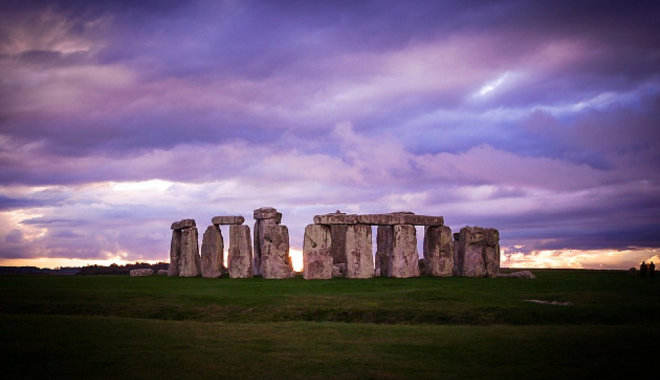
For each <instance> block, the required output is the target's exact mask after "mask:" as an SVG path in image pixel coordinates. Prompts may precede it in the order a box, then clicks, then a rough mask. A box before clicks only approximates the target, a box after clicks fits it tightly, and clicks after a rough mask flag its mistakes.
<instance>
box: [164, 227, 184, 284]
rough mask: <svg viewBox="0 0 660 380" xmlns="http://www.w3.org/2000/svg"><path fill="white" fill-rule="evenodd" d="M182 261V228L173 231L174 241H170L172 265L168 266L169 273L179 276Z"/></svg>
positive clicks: (169, 274)
mask: <svg viewBox="0 0 660 380" xmlns="http://www.w3.org/2000/svg"><path fill="white" fill-rule="evenodd" d="M180 261H181V230H174V231H172V242H171V243H170V266H169V267H167V275H168V276H171V277H177V276H178V275H179V263H180Z"/></svg>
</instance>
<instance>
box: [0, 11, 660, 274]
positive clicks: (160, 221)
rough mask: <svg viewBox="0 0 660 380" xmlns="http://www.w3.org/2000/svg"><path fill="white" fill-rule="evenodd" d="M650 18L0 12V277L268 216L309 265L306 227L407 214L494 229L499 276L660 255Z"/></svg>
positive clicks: (162, 251)
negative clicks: (213, 222)
mask: <svg viewBox="0 0 660 380" xmlns="http://www.w3.org/2000/svg"><path fill="white" fill-rule="evenodd" d="M133 3H139V5H136V4H133ZM659 19H660V7H659V6H658V3H657V2H644V1H635V2H627V1H566V2H557V1H547V2H545V1H503V2H498V3H495V2H490V1H484V2H481V1H455V2H454V1H444V2H443V1H427V2H425V1H415V2H411V1H357V0H354V1H333V2H330V1H319V2H316V1H277V2H276V1H256V2H252V1H158V2H156V1H153V2H148V1H140V2H133V1H105V2H103V1H91V2H90V1H47V2H35V1H24V0H23V1H11V0H10V1H3V2H2V5H0V265H19V264H26V265H37V266H55V265H70V264H80V263H93V262H94V263H109V262H112V261H114V262H121V263H123V262H127V261H128V262H134V261H136V260H154V261H159V260H168V258H169V256H168V250H169V239H170V230H169V225H170V223H171V222H172V221H174V220H178V219H182V218H188V217H190V218H195V219H196V220H197V224H198V226H199V227H200V230H202V231H203V229H204V228H205V226H206V225H207V224H208V223H210V219H211V217H212V216H214V215H233V214H239V215H244V216H246V219H247V222H248V223H249V224H251V223H252V210H253V209H255V208H259V207H262V206H273V207H276V208H277V209H278V210H279V211H282V212H283V213H284V218H283V224H286V225H288V227H289V230H290V233H291V245H292V249H294V250H300V249H301V246H302V236H303V230H304V226H305V225H306V224H308V223H311V222H312V217H313V215H314V214H319V213H326V212H332V211H335V210H337V209H339V210H342V211H345V212H352V213H372V212H390V211H397V210H407V211H413V212H416V213H418V214H427V215H443V216H444V217H445V223H446V224H447V225H449V226H450V227H451V228H452V229H453V230H454V231H457V230H458V229H460V227H462V226H465V225H478V226H485V227H495V228H498V229H499V230H500V233H501V239H502V240H501V244H502V248H503V258H502V261H503V263H502V264H503V265H505V266H552V267H588V268H600V267H606V268H628V267H630V266H632V265H635V264H638V262H640V261H641V260H644V259H649V258H652V257H655V260H658V255H660V170H659V169H660V27H659V26H658V20H659ZM202 231H200V235H201V232H202Z"/></svg>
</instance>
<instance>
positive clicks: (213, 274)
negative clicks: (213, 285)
mask: <svg viewBox="0 0 660 380" xmlns="http://www.w3.org/2000/svg"><path fill="white" fill-rule="evenodd" d="M224 247H225V245H224V241H223V239H222V232H221V231H220V228H219V227H218V226H217V225H210V226H208V228H207V229H206V231H205V232H204V236H203V237H202V277H207V278H218V277H220V276H222V272H223V269H224V265H223V263H222V259H223V253H222V251H223V250H224Z"/></svg>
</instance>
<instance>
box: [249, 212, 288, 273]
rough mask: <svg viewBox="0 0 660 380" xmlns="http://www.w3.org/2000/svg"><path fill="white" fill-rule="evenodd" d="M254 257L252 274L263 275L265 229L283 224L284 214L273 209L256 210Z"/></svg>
mask: <svg viewBox="0 0 660 380" xmlns="http://www.w3.org/2000/svg"><path fill="white" fill-rule="evenodd" d="M253 215H254V219H256V220H257V221H256V222H255V223H254V240H253V241H254V255H253V263H252V273H253V274H254V275H255V276H261V275H263V270H262V261H263V260H262V255H263V251H264V244H265V243H264V229H265V228H266V226H270V225H277V224H280V223H281V222H282V213H280V212H277V210H276V209H275V208H273V207H262V208H258V209H256V210H254V213H253Z"/></svg>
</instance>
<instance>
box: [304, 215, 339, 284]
mask: <svg viewBox="0 0 660 380" xmlns="http://www.w3.org/2000/svg"><path fill="white" fill-rule="evenodd" d="M331 236H332V233H331V229H330V227H328V226H325V225H321V224H309V225H308V226H307V227H305V239H304V242H303V277H304V278H305V280H310V279H330V278H332V268H333V266H332V261H333V257H332V249H331V245H332V243H331V242H332V239H331Z"/></svg>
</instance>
